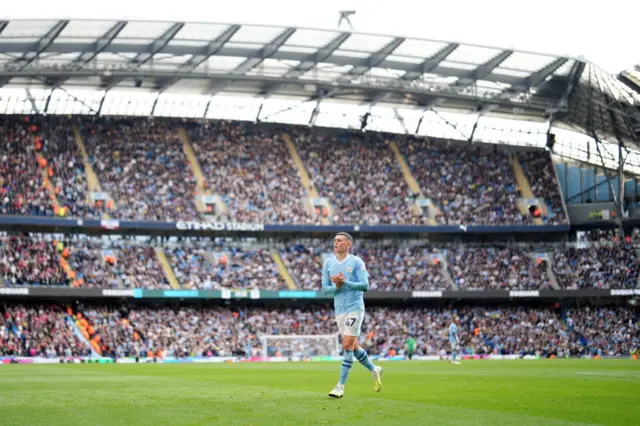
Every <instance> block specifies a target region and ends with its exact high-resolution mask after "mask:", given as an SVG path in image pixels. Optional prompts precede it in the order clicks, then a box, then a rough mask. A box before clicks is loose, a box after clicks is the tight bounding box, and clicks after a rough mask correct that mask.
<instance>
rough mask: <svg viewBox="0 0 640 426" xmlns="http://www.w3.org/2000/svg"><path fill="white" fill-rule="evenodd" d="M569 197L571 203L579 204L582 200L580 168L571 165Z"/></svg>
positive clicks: (568, 183) (568, 177)
mask: <svg viewBox="0 0 640 426" xmlns="http://www.w3.org/2000/svg"><path fill="white" fill-rule="evenodd" d="M567 179H568V180H567V199H568V202H569V203H570V204H579V203H581V202H582V200H581V199H580V193H581V192H582V190H581V189H580V184H581V183H580V168H579V167H575V166H573V167H569V171H568V173H567Z"/></svg>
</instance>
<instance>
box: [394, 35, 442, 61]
mask: <svg viewBox="0 0 640 426" xmlns="http://www.w3.org/2000/svg"><path fill="white" fill-rule="evenodd" d="M446 46H447V43H441V42H438V41H428V40H415V39H409V40H405V41H404V43H402V44H401V45H400V46H398V48H397V49H396V50H394V51H393V54H394V55H401V56H413V57H417V58H420V59H422V60H424V59H425V58H430V57H431V56H433V55H435V54H436V53H438V52H439V51H441V50H442V49H444V48H445V47H446Z"/></svg>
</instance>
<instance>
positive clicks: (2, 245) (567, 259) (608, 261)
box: [0, 234, 640, 291]
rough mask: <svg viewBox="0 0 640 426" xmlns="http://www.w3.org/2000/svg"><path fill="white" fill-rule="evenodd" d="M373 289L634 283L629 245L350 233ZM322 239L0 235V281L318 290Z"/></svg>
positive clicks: (325, 251)
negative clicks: (474, 241) (371, 237)
mask: <svg viewBox="0 0 640 426" xmlns="http://www.w3.org/2000/svg"><path fill="white" fill-rule="evenodd" d="M353 253H354V254H356V255H358V256H360V257H361V258H362V259H363V260H364V261H365V263H366V265H367V267H368V270H369V271H370V273H371V281H370V290H372V291H436V290H452V291H455V290H560V289H590V288H592V289H634V288H636V287H637V284H638V277H639V272H638V271H639V267H640V259H639V257H638V254H637V249H636V246H634V245H633V244H618V243H615V244H614V243H613V242H611V241H609V242H608V243H602V242H598V243H583V244H582V245H580V246H577V245H576V244H575V243H569V244H554V245H546V246H536V245H528V246H518V245H515V244H512V245H510V246H506V245H504V244H493V245H492V246H491V247H487V246H478V245H471V244H427V243H424V242H422V243H418V242H414V243H410V242H405V243H384V242H375V241H368V242H367V241H363V242H358V243H357V244H356V245H355V246H354V249H353ZM330 255H331V246H330V245H328V244H327V243H326V242H313V241H309V240H300V241H297V242H291V243H270V244H266V243H258V242H240V241H236V242H223V241H217V242H212V241H211V240H203V241H201V240H198V239H182V240H180V241H170V242H160V241H159V240H150V239H149V238H138V239H123V238H120V237H115V236H114V237H110V238H96V237H79V236H76V237H73V238H72V237H63V238H60V239H56V238H55V237H54V236H51V235H47V234H42V235H35V234H34V235H32V236H29V237H27V236H15V235H13V236H3V237H0V267H1V268H2V271H1V272H2V275H1V276H0V279H1V280H2V282H1V284H2V286H7V287H20V286H70V285H71V286H75V287H79V288H113V289H118V288H121V289H127V288H147V289H181V288H182V289H199V290H212V289H213V290H219V289H225V288H226V289H243V290H252V289H260V290H286V289H293V290H318V289H319V288H320V279H321V277H320V275H321V270H322V264H323V263H324V259H325V258H326V257H327V256H330Z"/></svg>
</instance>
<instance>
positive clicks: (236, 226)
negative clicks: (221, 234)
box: [176, 222, 264, 231]
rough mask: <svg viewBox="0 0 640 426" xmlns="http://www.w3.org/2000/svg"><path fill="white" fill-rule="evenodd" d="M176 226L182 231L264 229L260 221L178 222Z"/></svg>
mask: <svg viewBox="0 0 640 426" xmlns="http://www.w3.org/2000/svg"><path fill="white" fill-rule="evenodd" d="M176 227H177V228H178V229H180V230H182V231H264V225H263V224H260V223H234V222H178V223H176Z"/></svg>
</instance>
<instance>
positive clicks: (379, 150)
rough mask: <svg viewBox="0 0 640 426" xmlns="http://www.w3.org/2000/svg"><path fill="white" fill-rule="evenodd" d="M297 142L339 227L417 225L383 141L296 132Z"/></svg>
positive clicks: (407, 192)
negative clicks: (342, 225)
mask: <svg viewBox="0 0 640 426" xmlns="http://www.w3.org/2000/svg"><path fill="white" fill-rule="evenodd" d="M294 142H295V144H296V147H297V148H298V151H299V153H300V157H301V158H302V160H303V161H304V162H305V165H306V167H307V169H308V170H309V173H310V176H311V179H312V180H313V182H314V184H315V185H316V186H317V188H318V191H319V192H320V195H321V196H322V197H326V198H328V199H329V200H330V201H331V204H332V206H333V208H334V212H333V218H332V219H333V222H334V223H340V224H368V225H378V224H416V223H426V219H424V220H423V219H422V218H414V216H413V214H412V212H411V205H412V203H413V201H414V199H415V197H416V196H417V194H413V193H411V191H410V190H409V188H408V186H407V183H406V182H405V180H404V178H403V175H402V172H401V171H400V167H399V165H398V164H397V162H396V160H395V158H394V155H393V152H392V151H391V150H390V149H389V147H388V146H387V143H386V141H385V140H384V139H383V137H382V136H381V135H376V134H367V135H366V136H362V135H357V134H352V133H345V134H341V135H337V136H333V135H328V134H323V133H321V132H319V131H308V132H307V131H298V132H296V133H295V135H294Z"/></svg>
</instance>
